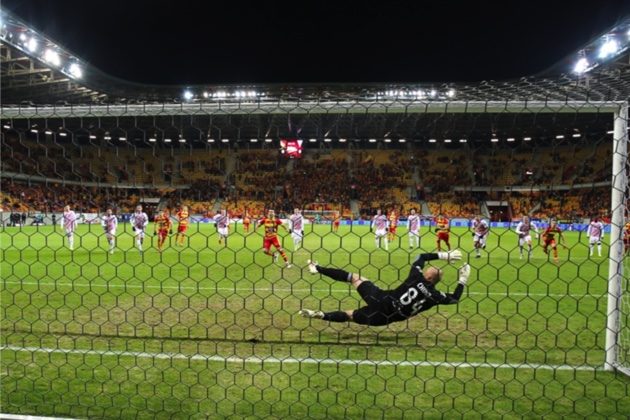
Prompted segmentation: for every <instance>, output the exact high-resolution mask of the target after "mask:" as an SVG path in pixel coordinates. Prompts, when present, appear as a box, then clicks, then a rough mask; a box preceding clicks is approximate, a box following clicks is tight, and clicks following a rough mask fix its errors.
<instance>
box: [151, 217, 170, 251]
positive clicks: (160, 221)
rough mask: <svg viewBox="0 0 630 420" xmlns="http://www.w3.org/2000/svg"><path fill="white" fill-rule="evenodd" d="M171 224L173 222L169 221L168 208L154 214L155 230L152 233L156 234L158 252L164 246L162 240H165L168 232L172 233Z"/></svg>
mask: <svg viewBox="0 0 630 420" xmlns="http://www.w3.org/2000/svg"><path fill="white" fill-rule="evenodd" d="M172 226H173V222H171V217H170V214H169V211H168V209H164V210H162V212H161V213H160V214H158V215H157V216H155V231H154V232H153V234H154V235H155V234H157V237H158V251H159V252H162V248H163V247H164V242H166V237H167V236H168V234H169V233H173V229H172Z"/></svg>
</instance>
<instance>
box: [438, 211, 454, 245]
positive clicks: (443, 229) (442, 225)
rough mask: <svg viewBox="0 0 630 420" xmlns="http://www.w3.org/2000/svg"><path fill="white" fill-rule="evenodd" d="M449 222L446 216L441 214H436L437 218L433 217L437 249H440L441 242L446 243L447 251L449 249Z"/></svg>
mask: <svg viewBox="0 0 630 420" xmlns="http://www.w3.org/2000/svg"><path fill="white" fill-rule="evenodd" d="M449 224H450V222H449V220H448V219H447V218H446V217H444V216H442V215H441V214H438V216H437V218H436V219H435V232H436V233H437V249H438V251H441V250H442V246H441V245H442V242H444V243H445V244H446V247H447V249H448V250H449V251H450V250H451V243H450V236H451V235H450V232H451V228H450V226H449Z"/></svg>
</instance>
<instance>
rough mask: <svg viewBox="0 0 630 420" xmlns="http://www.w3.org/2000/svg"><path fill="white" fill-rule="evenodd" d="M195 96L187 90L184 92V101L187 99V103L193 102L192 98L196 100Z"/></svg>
mask: <svg viewBox="0 0 630 420" xmlns="http://www.w3.org/2000/svg"><path fill="white" fill-rule="evenodd" d="M194 97H195V95H193V93H192V92H191V91H189V90H185V91H184V99H186V100H187V101H190V100H192V98H194Z"/></svg>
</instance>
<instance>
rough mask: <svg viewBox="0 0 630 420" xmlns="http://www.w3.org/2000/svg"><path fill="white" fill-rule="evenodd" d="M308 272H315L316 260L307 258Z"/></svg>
mask: <svg viewBox="0 0 630 420" xmlns="http://www.w3.org/2000/svg"><path fill="white" fill-rule="evenodd" d="M308 272H309V273H311V274H317V273H318V271H317V261H311V260H308Z"/></svg>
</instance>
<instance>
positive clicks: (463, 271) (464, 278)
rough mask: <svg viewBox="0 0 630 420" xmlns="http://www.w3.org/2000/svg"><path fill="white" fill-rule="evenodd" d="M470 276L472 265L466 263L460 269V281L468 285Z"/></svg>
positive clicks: (463, 284)
mask: <svg viewBox="0 0 630 420" xmlns="http://www.w3.org/2000/svg"><path fill="white" fill-rule="evenodd" d="M468 277H470V265H468V264H464V265H463V266H462V268H460V269H459V280H458V283H459V284H461V285H462V286H466V283H468Z"/></svg>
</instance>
